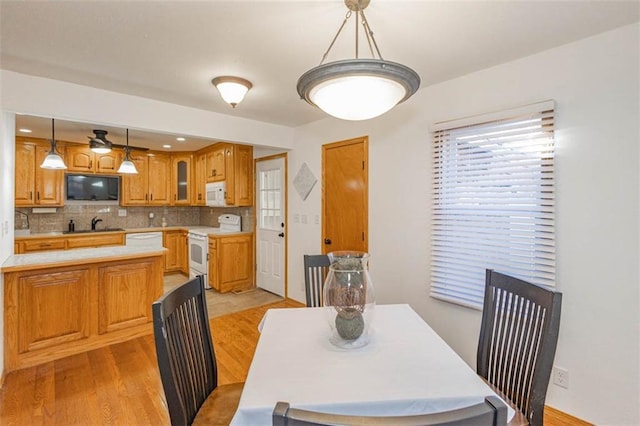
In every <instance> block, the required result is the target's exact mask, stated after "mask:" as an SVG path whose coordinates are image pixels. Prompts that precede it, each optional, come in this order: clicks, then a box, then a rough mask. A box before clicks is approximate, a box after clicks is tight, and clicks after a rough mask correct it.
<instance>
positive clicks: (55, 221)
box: [15, 204, 254, 234]
mask: <svg viewBox="0 0 640 426" xmlns="http://www.w3.org/2000/svg"><path fill="white" fill-rule="evenodd" d="M32 210H33V209H31V208H28V207H24V208H17V209H16V212H15V227H16V229H26V228H29V229H30V230H31V234H40V233H47V232H60V231H66V230H67V229H68V224H69V221H70V220H73V222H74V224H75V229H76V231H79V230H84V229H91V219H92V218H94V217H97V218H98V219H102V222H100V223H99V224H98V229H100V228H125V229H127V228H146V227H159V226H162V219H163V218H164V219H165V221H166V223H167V226H195V225H203V226H219V225H218V216H220V215H221V214H224V213H233V214H237V215H240V216H242V230H243V231H252V230H253V222H254V220H253V207H233V208H212V207H162V206H158V207H121V206H118V205H99V206H98V205H87V204H70V205H66V206H64V207H58V208H56V209H55V213H33V211H32ZM122 212H126V216H121V215H120V214H121V213H122ZM21 213H24V214H26V216H27V217H28V222H27V219H26V218H25V216H24V215H23V214H21ZM150 213H153V218H149V214H150ZM27 223H28V225H27Z"/></svg>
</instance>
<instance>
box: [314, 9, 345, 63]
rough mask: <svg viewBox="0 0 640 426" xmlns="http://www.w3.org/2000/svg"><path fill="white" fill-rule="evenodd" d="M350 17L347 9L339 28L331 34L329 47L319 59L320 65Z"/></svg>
mask: <svg viewBox="0 0 640 426" xmlns="http://www.w3.org/2000/svg"><path fill="white" fill-rule="evenodd" d="M350 17H351V11H348V12H347V14H346V15H345V17H344V20H343V21H342V25H340V28H338V32H337V33H336V35H335V36H333V40H331V44H330V45H329V48H328V49H327V51H326V52H324V55H322V60H321V61H320V65H322V64H323V63H324V60H325V59H327V55H328V54H329V52H330V51H331V48H332V47H333V45H334V43H335V42H336V40H337V39H338V36H339V35H340V33H341V32H342V29H343V28H344V25H345V24H346V23H347V21H348V20H349V18H350Z"/></svg>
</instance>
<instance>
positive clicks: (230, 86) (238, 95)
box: [211, 76, 253, 108]
mask: <svg viewBox="0 0 640 426" xmlns="http://www.w3.org/2000/svg"><path fill="white" fill-rule="evenodd" d="M211 83H212V84H213V85H214V86H216V89H218V92H220V96H222V99H224V101H225V102H226V103H228V104H229V105H231V107H232V108H235V107H236V105H238V104H239V103H240V102H242V100H243V99H244V95H246V94H247V92H248V91H249V89H251V88H252V87H253V84H251V82H250V81H249V80H245V79H244V78H240V77H232V76H222V77H216V78H214V79H213V80H211Z"/></svg>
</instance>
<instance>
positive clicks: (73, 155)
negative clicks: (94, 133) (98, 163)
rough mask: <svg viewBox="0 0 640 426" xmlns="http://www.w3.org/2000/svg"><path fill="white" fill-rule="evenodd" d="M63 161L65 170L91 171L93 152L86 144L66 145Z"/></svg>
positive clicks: (75, 171)
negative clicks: (65, 166)
mask: <svg viewBox="0 0 640 426" xmlns="http://www.w3.org/2000/svg"><path fill="white" fill-rule="evenodd" d="M65 153H66V155H65V159H64V160H65V163H66V164H67V172H74V173H90V172H93V152H92V151H91V150H90V149H89V146H88V145H71V144H69V145H67V147H66V148H65Z"/></svg>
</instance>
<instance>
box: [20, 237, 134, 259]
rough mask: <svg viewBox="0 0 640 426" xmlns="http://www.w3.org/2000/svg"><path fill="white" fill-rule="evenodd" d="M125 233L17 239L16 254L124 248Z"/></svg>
mask: <svg viewBox="0 0 640 426" xmlns="http://www.w3.org/2000/svg"><path fill="white" fill-rule="evenodd" d="M124 243H125V233H124V232H104V233H103V232H99V233H93V232H92V233H84V234H81V235H68V234H67V235H58V236H51V237H16V238H15V246H14V247H15V254H24V253H34V252H39V251H47V250H71V249H76V248H87V247H105V246H122V245H124Z"/></svg>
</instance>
